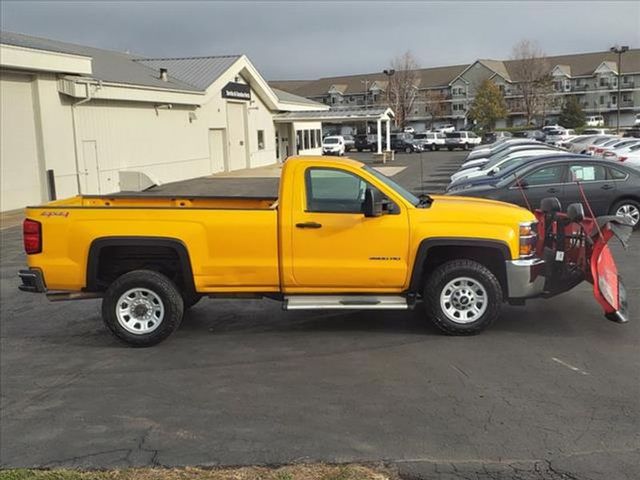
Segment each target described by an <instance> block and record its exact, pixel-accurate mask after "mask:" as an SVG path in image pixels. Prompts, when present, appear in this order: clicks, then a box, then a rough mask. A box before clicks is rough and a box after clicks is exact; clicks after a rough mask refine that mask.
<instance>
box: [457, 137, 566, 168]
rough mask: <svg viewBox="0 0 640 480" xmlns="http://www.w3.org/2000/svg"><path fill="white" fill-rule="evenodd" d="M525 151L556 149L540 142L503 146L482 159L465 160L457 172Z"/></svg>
mask: <svg viewBox="0 0 640 480" xmlns="http://www.w3.org/2000/svg"><path fill="white" fill-rule="evenodd" d="M527 150H553V151H555V150H557V149H556V147H553V146H551V145H547V144H546V143H541V142H535V143H533V144H515V145H512V144H505V145H504V146H503V148H499V149H497V150H495V151H493V152H491V153H490V154H488V155H486V156H484V157H480V158H474V159H471V160H467V161H466V162H464V163H463V164H462V165H461V166H460V168H459V169H458V171H461V170H466V169H468V168H474V167H481V166H482V165H485V164H487V163H489V162H491V161H493V160H495V159H496V158H504V157H506V156H507V155H509V154H511V153H514V152H524V151H527Z"/></svg>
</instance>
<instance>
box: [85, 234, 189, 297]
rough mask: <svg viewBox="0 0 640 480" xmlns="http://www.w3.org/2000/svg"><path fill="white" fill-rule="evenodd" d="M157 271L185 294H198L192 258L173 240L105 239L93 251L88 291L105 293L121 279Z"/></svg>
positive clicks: (88, 271)
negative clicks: (132, 274)
mask: <svg viewBox="0 0 640 480" xmlns="http://www.w3.org/2000/svg"><path fill="white" fill-rule="evenodd" d="M133 270H153V271H156V272H158V273H161V274H163V275H165V276H166V277H168V278H169V279H171V281H173V282H174V283H175V284H176V286H177V287H178V289H179V290H180V291H182V292H184V293H191V292H195V289H194V285H193V273H192V270H191V264H190V262H189V256H188V254H187V251H186V248H185V247H184V245H183V244H182V243H179V242H173V241H170V240H144V241H140V240H124V239H103V240H98V241H95V242H94V243H93V244H92V245H91V248H90V252H89V262H88V266H87V290H89V291H104V290H106V289H107V288H108V287H109V285H111V283H112V282H113V281H114V280H115V279H116V278H118V277H119V276H121V275H123V274H125V273H127V272H131V271H133Z"/></svg>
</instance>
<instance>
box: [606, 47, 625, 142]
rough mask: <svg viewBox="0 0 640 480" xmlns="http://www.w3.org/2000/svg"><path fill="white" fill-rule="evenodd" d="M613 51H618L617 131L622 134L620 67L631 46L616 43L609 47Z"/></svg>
mask: <svg viewBox="0 0 640 480" xmlns="http://www.w3.org/2000/svg"><path fill="white" fill-rule="evenodd" d="M609 50H610V51H611V52H612V53H617V54H618V98H617V100H616V104H617V106H618V116H617V120H616V133H618V135H620V89H621V87H622V85H621V84H620V80H621V77H620V73H621V72H620V69H621V64H622V54H623V53H624V52H626V51H627V50H629V47H628V46H627V45H623V46H621V47H620V46H618V45H616V46H615V47H611V48H610V49H609Z"/></svg>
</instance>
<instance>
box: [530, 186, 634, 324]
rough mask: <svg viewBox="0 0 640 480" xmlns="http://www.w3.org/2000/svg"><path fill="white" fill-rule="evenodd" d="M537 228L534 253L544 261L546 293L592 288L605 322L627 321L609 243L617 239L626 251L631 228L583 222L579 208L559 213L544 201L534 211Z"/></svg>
mask: <svg viewBox="0 0 640 480" xmlns="http://www.w3.org/2000/svg"><path fill="white" fill-rule="evenodd" d="M535 215H536V217H537V219H538V222H539V227H538V232H539V237H538V245H537V253H538V255H539V256H540V257H541V258H544V260H545V274H544V275H545V293H544V296H546V297H552V296H555V295H558V294H559V293H562V292H566V291H567V290H570V289H572V288H573V287H575V286H576V285H578V284H579V283H581V282H582V281H583V280H586V281H587V282H589V283H591V284H592V285H593V295H594V297H595V299H596V300H597V302H598V303H599V304H600V306H602V309H603V311H604V314H605V317H606V318H608V319H609V320H611V321H614V322H618V323H625V322H627V321H628V320H629V312H628V304H627V293H626V290H625V288H624V284H623V282H622V279H621V278H620V275H619V274H618V267H617V266H616V262H615V260H614V258H613V255H612V254H611V250H610V249H609V246H608V245H607V243H608V242H609V240H610V239H611V238H612V237H614V236H615V237H617V238H618V239H619V240H620V241H621V243H622V244H623V246H625V247H626V246H627V242H628V240H629V237H630V236H631V232H632V230H633V229H632V226H631V223H630V222H629V221H628V220H627V219H625V218H621V217H614V216H607V217H598V218H596V219H593V218H585V217H584V209H583V208H582V205H581V204H572V205H569V207H568V208H567V213H560V203H559V202H558V200H557V199H555V198H553V199H545V200H543V202H542V204H541V209H540V210H536V211H535Z"/></svg>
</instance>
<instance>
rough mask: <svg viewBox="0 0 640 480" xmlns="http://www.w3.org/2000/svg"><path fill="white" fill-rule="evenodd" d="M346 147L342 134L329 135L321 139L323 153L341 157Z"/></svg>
mask: <svg viewBox="0 0 640 480" xmlns="http://www.w3.org/2000/svg"><path fill="white" fill-rule="evenodd" d="M345 150H346V147H345V145H344V137H343V136H342V135H330V136H328V137H324V139H323V140H322V154H323V155H338V156H340V157H342V156H343V155H344V152H345Z"/></svg>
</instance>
